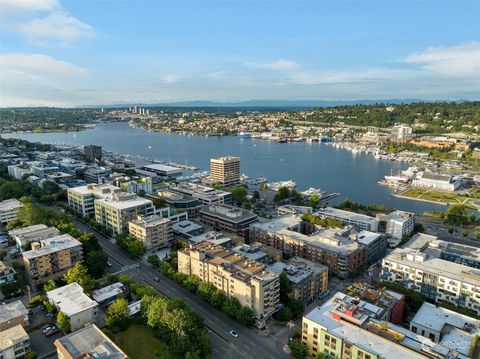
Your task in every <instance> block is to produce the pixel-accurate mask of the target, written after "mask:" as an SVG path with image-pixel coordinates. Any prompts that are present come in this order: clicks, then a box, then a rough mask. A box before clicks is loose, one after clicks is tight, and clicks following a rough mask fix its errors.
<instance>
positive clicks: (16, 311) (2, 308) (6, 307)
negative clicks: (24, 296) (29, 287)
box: [0, 300, 28, 323]
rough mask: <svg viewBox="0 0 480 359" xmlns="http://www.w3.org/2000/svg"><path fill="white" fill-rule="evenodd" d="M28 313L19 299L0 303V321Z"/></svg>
mask: <svg viewBox="0 0 480 359" xmlns="http://www.w3.org/2000/svg"><path fill="white" fill-rule="evenodd" d="M26 315H28V310H27V308H26V307H25V305H23V303H22V302H21V301H19V300H17V301H15V302H12V303H8V304H2V305H0V323H6V322H8V321H10V320H12V319H14V318H18V317H21V316H26Z"/></svg>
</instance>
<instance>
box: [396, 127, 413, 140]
mask: <svg viewBox="0 0 480 359" xmlns="http://www.w3.org/2000/svg"><path fill="white" fill-rule="evenodd" d="M412 133H413V130H412V128H411V127H410V126H408V125H405V124H398V125H395V126H393V127H392V138H393V139H394V140H403V139H404V138H405V137H410V136H412Z"/></svg>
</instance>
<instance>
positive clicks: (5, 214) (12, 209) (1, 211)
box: [0, 198, 23, 224]
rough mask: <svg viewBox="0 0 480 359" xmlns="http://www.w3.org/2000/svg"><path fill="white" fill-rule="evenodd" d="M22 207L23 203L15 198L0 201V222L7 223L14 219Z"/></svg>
mask: <svg viewBox="0 0 480 359" xmlns="http://www.w3.org/2000/svg"><path fill="white" fill-rule="evenodd" d="M22 207H23V203H22V202H20V201H19V200H18V199H15V198H12V199H7V200H5V201H2V202H0V223H1V224H7V223H8V222H11V221H14V220H16V219H17V213H18V211H19V210H20V209H21V208H22Z"/></svg>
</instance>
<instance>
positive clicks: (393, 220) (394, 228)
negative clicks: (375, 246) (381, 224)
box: [387, 211, 415, 239]
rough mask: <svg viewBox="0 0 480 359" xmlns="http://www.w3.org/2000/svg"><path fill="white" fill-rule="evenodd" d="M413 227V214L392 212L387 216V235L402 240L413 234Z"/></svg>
mask: <svg viewBox="0 0 480 359" xmlns="http://www.w3.org/2000/svg"><path fill="white" fill-rule="evenodd" d="M414 227H415V213H411V212H404V211H394V212H392V213H390V214H389V215H388V220H387V234H389V235H391V236H392V237H394V238H398V239H402V238H403V237H405V236H409V235H411V234H412V233H413V230H414Z"/></svg>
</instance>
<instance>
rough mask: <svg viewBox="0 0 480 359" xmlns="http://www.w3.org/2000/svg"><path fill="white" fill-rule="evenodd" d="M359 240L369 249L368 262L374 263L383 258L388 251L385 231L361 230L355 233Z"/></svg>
mask: <svg viewBox="0 0 480 359" xmlns="http://www.w3.org/2000/svg"><path fill="white" fill-rule="evenodd" d="M355 237H356V239H357V242H358V243H360V244H361V245H363V246H364V247H365V249H366V251H367V264H372V263H375V262H377V261H379V260H380V259H382V258H383V256H384V255H385V253H386V252H387V247H388V240H387V236H385V234H383V233H376V232H370V231H361V232H359V233H357V234H356V235H354V238H355Z"/></svg>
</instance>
